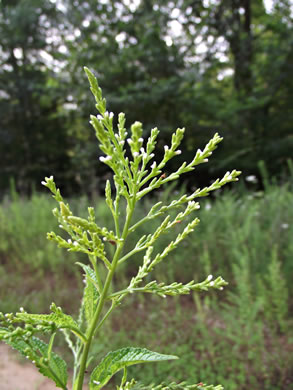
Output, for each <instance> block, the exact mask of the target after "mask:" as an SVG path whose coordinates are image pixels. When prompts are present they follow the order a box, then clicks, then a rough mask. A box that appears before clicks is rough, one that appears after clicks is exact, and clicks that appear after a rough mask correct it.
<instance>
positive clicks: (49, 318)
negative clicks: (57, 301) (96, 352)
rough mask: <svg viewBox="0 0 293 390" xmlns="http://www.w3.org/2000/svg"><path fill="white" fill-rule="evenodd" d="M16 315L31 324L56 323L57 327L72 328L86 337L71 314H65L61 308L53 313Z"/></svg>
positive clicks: (79, 334)
mask: <svg viewBox="0 0 293 390" xmlns="http://www.w3.org/2000/svg"><path fill="white" fill-rule="evenodd" d="M16 317H17V318H18V319H19V320H20V321H22V322H25V323H27V324H31V325H46V324H54V325H55V326H56V329H70V330H71V331H72V332H74V333H75V334H76V335H78V336H79V337H81V338H82V339H84V336H83V334H82V332H81V330H80V329H79V326H78V324H77V323H76V322H75V321H74V319H73V318H72V317H71V316H69V315H67V314H64V313H63V312H62V311H61V310H57V311H55V312H54V313H51V314H31V313H16Z"/></svg>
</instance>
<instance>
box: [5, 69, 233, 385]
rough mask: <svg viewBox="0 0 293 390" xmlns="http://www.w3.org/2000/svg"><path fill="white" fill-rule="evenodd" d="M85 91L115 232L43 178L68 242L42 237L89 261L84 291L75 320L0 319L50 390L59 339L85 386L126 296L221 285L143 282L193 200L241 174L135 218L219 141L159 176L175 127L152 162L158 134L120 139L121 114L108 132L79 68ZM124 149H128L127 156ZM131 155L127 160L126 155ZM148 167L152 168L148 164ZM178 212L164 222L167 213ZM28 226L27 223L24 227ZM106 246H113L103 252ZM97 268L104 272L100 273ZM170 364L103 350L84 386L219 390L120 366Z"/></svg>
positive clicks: (175, 141)
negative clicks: (149, 226)
mask: <svg viewBox="0 0 293 390" xmlns="http://www.w3.org/2000/svg"><path fill="white" fill-rule="evenodd" d="M85 71H86V73H87V76H88V79H89V82H90V86H91V91H92V93H93V95H94V97H95V100H96V107H97V109H98V111H99V115H98V116H97V117H96V116H91V124H92V126H93V127H94V130H95V132H96V136H97V138H98V140H99V143H100V145H99V146H100V149H101V150H102V152H103V153H104V154H105V156H104V157H100V160H101V162H102V163H104V164H107V165H108V166H109V167H110V168H111V169H112V171H113V173H114V175H113V181H112V182H110V181H109V180H108V181H107V183H106V188H105V201H106V204H107V206H108V208H109V210H110V212H111V214H112V218H113V224H114V229H113V230H110V229H108V228H107V227H100V226H99V225H98V224H97V223H96V216H95V211H94V208H93V207H89V208H88V217H87V218H81V217H77V216H75V215H73V212H72V211H71V209H70V206H69V204H67V203H66V202H65V200H64V199H63V197H62V195H61V193H60V190H59V189H58V188H57V187H56V185H55V182H54V180H53V177H49V178H46V179H45V181H44V182H43V183H42V184H44V185H45V186H46V187H47V188H48V189H49V190H50V191H51V192H52V193H53V197H54V199H55V200H56V201H57V202H58V205H59V207H58V208H55V209H54V210H53V213H54V216H55V217H56V219H57V220H58V224H59V226H60V228H61V229H63V230H64V231H65V232H66V233H67V234H68V235H69V236H70V238H68V239H65V238H63V237H62V236H60V235H57V234H56V233H54V232H50V233H48V236H47V237H48V239H49V240H52V241H54V242H56V243H57V245H58V246H59V247H61V248H65V249H67V250H68V251H70V252H81V253H83V254H85V255H86V256H87V258H88V263H87V264H84V263H81V262H79V263H77V265H78V266H80V267H81V269H82V271H83V272H84V277H85V288H84V293H83V299H82V303H81V308H80V311H79V316H78V318H77V319H74V318H73V317H72V316H70V315H68V314H65V313H64V311H63V310H62V309H61V307H57V306H56V304H55V303H52V305H51V307H50V309H51V313H50V314H31V313H28V312H26V311H25V310H24V309H23V308H21V310H20V311H19V312H17V313H16V314H13V313H7V314H5V315H4V314H2V313H1V314H0V321H1V328H0V338H1V340H3V341H4V342H5V343H7V344H8V345H10V346H11V347H13V348H14V349H16V350H18V351H19V352H20V353H21V354H22V355H24V356H26V357H27V358H28V359H29V360H31V361H32V362H33V363H34V364H35V365H36V367H37V368H38V369H39V371H40V372H41V373H42V374H43V375H45V376H47V377H48V378H50V379H52V380H53V381H54V382H55V384H56V386H57V387H59V388H61V389H68V383H67V382H68V372H67V365H66V363H65V361H64V360H63V359H62V358H61V357H60V356H58V355H57V354H56V353H55V352H53V349H54V340H55V337H56V335H57V334H58V333H60V331H61V333H62V334H63V335H64V337H65V340H66V342H67V344H68V346H69V348H70V350H71V351H72V354H73V360H74V363H73V378H72V384H73V389H74V390H82V389H83V387H84V383H85V374H86V372H87V370H88V367H89V364H90V363H91V362H92V360H93V358H94V356H92V355H91V346H92V344H93V340H94V338H95V337H99V332H100V330H101V328H102V326H103V325H104V323H105V321H106V319H107V318H108V317H109V316H110V314H111V313H112V312H113V310H114V309H115V308H117V307H118V306H119V305H120V304H121V302H122V301H123V300H124V299H125V298H126V297H127V296H129V295H130V294H133V293H143V294H154V295H157V296H160V297H166V296H167V295H171V296H179V295H185V294H189V293H194V292H199V291H208V290H215V289H219V290H222V289H223V287H224V286H225V285H226V284H227V283H226V282H225V281H224V279H222V277H220V276H219V277H217V278H215V279H214V278H213V277H212V276H211V275H209V276H208V277H207V278H206V279H205V280H204V281H202V282H200V283H196V282H195V281H194V280H191V281H190V282H188V283H186V284H183V283H178V282H173V283H171V284H166V283H164V282H157V281H156V280H151V281H148V282H145V280H146V279H147V277H148V276H149V274H150V273H151V272H152V271H153V269H154V268H155V267H156V266H158V265H159V264H160V263H161V262H163V261H164V262H165V261H168V256H169V255H170V253H171V252H172V251H173V250H174V249H175V248H176V247H177V246H178V245H179V244H181V243H182V241H183V240H185V239H186V238H187V237H188V236H189V235H190V234H191V233H192V232H193V231H194V229H195V227H196V226H197V225H198V223H199V219H198V218H190V216H191V214H192V213H193V212H195V211H197V210H198V209H199V204H198V203H197V202H195V199H196V198H198V197H203V196H206V195H208V194H209V193H210V192H211V191H214V190H216V189H219V188H221V187H222V186H223V185H225V184H227V183H230V182H233V181H236V180H238V179H237V178H238V176H239V174H240V172H238V171H235V170H234V171H232V172H231V173H230V172H227V173H226V174H225V176H224V177H223V178H222V179H221V180H219V179H218V180H216V181H215V182H214V183H213V184H211V185H210V186H209V187H206V188H204V189H197V190H196V191H194V192H193V193H192V194H190V195H187V194H184V195H182V196H180V197H179V198H177V199H173V200H172V201H171V203H169V204H163V203H162V202H158V203H156V204H155V205H153V206H152V207H151V208H150V209H149V211H148V212H147V213H146V215H145V216H143V218H141V219H139V220H136V219H135V216H134V215H135V209H136V206H137V204H138V203H139V202H141V200H142V199H143V197H144V196H146V195H147V194H149V193H150V192H152V191H154V190H155V189H157V188H160V187H161V186H163V185H164V184H167V183H170V182H172V181H174V180H176V179H178V178H179V177H180V176H181V175H183V174H184V173H187V172H191V171H193V170H194V168H195V167H196V166H197V165H199V164H201V163H205V162H207V161H208V158H209V157H210V155H211V154H212V152H213V151H214V150H215V149H216V147H217V145H218V143H219V142H220V141H221V140H222V139H221V137H219V135H218V134H215V136H214V137H213V139H211V140H210V142H209V143H208V144H207V145H206V147H205V148H204V150H203V151H201V150H198V151H197V152H196V155H195V156H194V159H193V160H192V161H191V162H190V163H185V162H184V163H183V164H182V165H181V166H180V167H179V168H178V170H177V171H175V172H173V173H171V174H168V175H166V174H165V173H164V167H165V165H166V164H167V163H168V161H170V160H171V159H172V158H174V157H176V156H177V155H179V154H180V153H181V151H180V150H179V149H178V147H179V145H180V143H181V141H182V138H183V134H184V129H177V130H176V132H175V133H174V134H173V135H172V140H171V145H170V146H165V152H164V157H163V159H162V161H161V162H158V163H157V162H156V161H154V157H155V156H154V153H153V152H154V150H155V145H156V140H157V137H158V134H159V131H158V129H157V128H154V129H153V130H152V131H151V135H150V137H149V138H148V140H147V141H146V142H145V140H144V139H143V138H142V133H143V129H142V124H141V123H140V122H135V123H134V124H133V125H132V126H131V129H130V132H131V135H130V137H129V138H127V134H128V133H127V130H126V128H125V116H124V114H123V113H121V114H119V116H118V132H117V133H115V132H114V128H113V118H114V115H113V113H108V111H107V110H106V100H105V99H104V98H103V97H102V92H101V89H100V87H99V85H98V82H97V80H96V78H95V77H94V75H93V74H92V73H91V72H90V71H89V70H88V69H87V68H85ZM127 145H128V146H129V151H127ZM128 152H130V154H131V157H127V154H128ZM152 161H153V162H152ZM179 208H180V209H181V211H179V212H178V213H175V217H173V216H172V217H171V215H170V212H171V211H172V212H173V211H174V210H176V209H179ZM161 216H165V218H164V219H163V221H162V222H161V223H160V224H159V225H158V227H157V228H156V229H155V230H154V231H153V232H152V233H149V234H144V235H142V236H141V237H140V238H139V239H138V240H137V241H136V243H135V244H134V243H133V240H132V241H131V243H132V244H133V245H131V249H130V250H129V251H125V250H124V249H125V243H126V241H128V242H130V240H131V235H133V233H134V232H135V231H136V230H137V229H138V228H139V227H140V226H142V225H143V224H145V223H147V222H149V221H154V220H156V219H157V218H160V217H161ZM28 223H29V221H28ZM178 224H180V227H181V226H182V230H181V231H180V232H179V234H177V236H176V238H175V239H174V240H172V241H170V242H169V243H168V245H166V246H165V248H164V249H163V250H162V251H159V252H157V253H155V251H154V249H155V245H156V243H157V241H158V240H159V239H160V238H161V236H162V235H163V234H166V233H168V232H169V231H172V229H174V228H175V227H177V226H178ZM107 246H110V247H112V248H111V250H107ZM138 256H140V257H141V259H142V264H141V265H139V267H138V270H137V273H136V275H135V276H133V277H132V278H131V279H130V281H128V283H127V284H126V286H125V287H124V288H122V289H118V290H115V289H112V287H111V286H112V281H113V278H114V276H116V275H117V274H118V275H119V268H120V267H121V266H122V265H123V264H124V263H126V262H130V261H131V260H132V259H133V258H134V257H138ZM102 268H103V271H102V270H101V269H102ZM38 334H45V335H49V342H48V343H46V342H45V341H44V340H43V339H41V338H39V337H37V336H38ZM174 359H177V357H176V356H174V355H167V354H160V353H157V352H152V351H150V350H148V349H145V348H137V347H124V348H121V349H119V350H115V351H112V352H109V353H108V354H107V355H106V356H105V357H104V359H102V361H101V362H100V364H98V365H97V366H96V367H95V368H94V369H93V370H92V372H91V374H90V377H89V388H90V389H91V390H98V389H101V388H103V387H105V386H106V385H107V383H108V382H109V381H110V379H111V378H112V377H113V376H114V375H115V374H116V373H117V372H118V371H121V370H122V371H123V375H122V379H121V383H120V385H118V387H117V389H120V390H122V389H125V390H126V389H146V388H152V389H158V390H159V389H210V390H212V389H214V390H220V389H222V386H221V385H217V386H213V385H205V384H204V383H198V384H194V385H188V384H185V383H181V384H176V383H171V384H165V383H162V384H159V385H148V386H144V385H142V384H140V383H137V382H136V381H135V380H133V379H132V380H130V381H128V379H127V368H128V367H129V366H131V365H134V364H138V363H149V362H158V361H164V360H174Z"/></svg>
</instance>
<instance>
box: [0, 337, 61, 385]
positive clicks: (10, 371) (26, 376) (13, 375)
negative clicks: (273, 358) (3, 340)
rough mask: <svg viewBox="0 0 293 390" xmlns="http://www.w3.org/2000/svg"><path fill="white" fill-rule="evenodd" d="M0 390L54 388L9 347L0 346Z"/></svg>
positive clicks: (32, 366) (51, 383)
mask: <svg viewBox="0 0 293 390" xmlns="http://www.w3.org/2000/svg"><path fill="white" fill-rule="evenodd" d="M0 389H1V390H56V386H55V384H54V383H53V382H51V381H50V380H49V379H46V378H44V377H43V376H42V375H41V374H40V373H39V371H38V369H37V368H36V367H34V365H33V364H31V363H26V362H23V361H22V360H20V359H19V358H18V356H17V354H15V353H14V352H13V351H11V349H10V348H9V347H7V346H6V345H0Z"/></svg>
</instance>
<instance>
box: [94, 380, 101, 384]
mask: <svg viewBox="0 0 293 390" xmlns="http://www.w3.org/2000/svg"><path fill="white" fill-rule="evenodd" d="M93 383H94V384H95V385H99V384H100V383H101V382H98V381H93Z"/></svg>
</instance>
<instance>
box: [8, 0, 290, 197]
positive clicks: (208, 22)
mask: <svg viewBox="0 0 293 390" xmlns="http://www.w3.org/2000/svg"><path fill="white" fill-rule="evenodd" d="M292 48H293V34H292V7H291V8H290V1H289V0H288V1H287V0H275V1H273V6H272V7H271V9H270V10H268V8H267V7H266V2H263V1H262V0H255V1H252V0H223V1H221V2H217V1H213V0H174V1H168V0H160V1H156V0H144V1H139V0H136V1H131V0H122V1H121V0H119V1H116V0H103V1H96V0H74V1H71V0H54V1H53V0H51V1H47V0H13V1H12V0H5V1H4V0H2V3H1V9H0V61H1V67H0V113H1V116H0V155H1V179H0V191H1V192H2V193H4V192H5V191H6V190H7V188H8V186H9V179H10V178H11V177H13V178H14V179H15V182H16V186H17V189H18V190H20V191H22V192H28V191H30V190H31V188H32V187H33V186H34V185H39V184H38V183H39V182H40V181H41V180H42V179H43V177H44V176H45V175H49V174H52V173H53V174H54V175H55V176H56V179H57V181H58V182H62V183H63V186H64V188H63V190H64V191H66V192H67V193H73V192H78V191H79V189H80V188H81V187H82V186H86V188H87V190H88V192H89V193H92V192H94V191H98V190H99V180H101V179H103V178H104V176H105V175H107V172H106V168H101V166H100V164H97V161H98V160H97V147H96V141H95V139H94V135H93V133H92V131H91V130H90V129H89V125H88V126H87V125H86V124H87V123H88V116H89V113H90V112H91V113H93V112H95V108H94V105H93V101H92V99H91V97H90V95H89V92H88V85H87V82H86V77H85V75H84V72H83V66H84V65H86V66H88V67H89V68H91V69H92V70H94V71H95V73H96V75H97V77H98V79H99V82H100V85H101V86H102V88H103V91H104V94H105V96H107V97H108V106H109V108H110V109H111V111H113V112H115V113H118V112H120V111H123V112H125V113H126V117H127V124H128V126H129V125H130V124H131V123H132V122H133V121H135V120H140V121H142V122H143V124H144V131H145V135H146V136H147V135H148V133H149V132H150V130H151V128H152V127H154V126H157V127H158V128H159V129H160V130H161V131H162V136H163V140H164V141H165V142H166V143H168V140H169V136H170V132H171V131H173V130H174V129H175V128H177V127H186V139H185V142H186V145H185V147H186V148H187V149H188V150H190V155H191V154H193V150H194V148H197V147H202V146H203V145H204V144H205V142H207V141H208V139H209V137H210V136H211V135H212V134H213V133H214V132H215V131H218V132H219V133H220V134H221V135H223V136H224V137H225V142H224V143H223V145H222V146H221V148H220V149H219V151H218V152H217V153H216V157H215V160H214V163H213V164H210V165H209V167H207V168H202V169H201V170H200V172H199V176H197V178H198V180H199V181H201V179H204V181H205V183H206V182H207V176H208V177H211V178H212V177H215V176H218V175H221V174H222V173H223V172H224V171H225V170H226V169H227V168H228V167H230V168H231V166H232V167H235V168H237V169H241V170H243V171H244V172H245V175H250V174H254V175H258V162H259V161H260V160H263V161H264V162H265V164H266V166H267V169H268V171H269V173H270V174H271V175H277V176H279V175H280V174H281V173H282V172H284V170H285V169H286V164H287V159H289V158H291V157H292V151H293V131H292V120H293V110H292V98H293V92H292V91H293V81H292V80H293V50H292ZM163 144H164V142H162V144H160V145H158V147H159V148H162V149H163ZM188 158H189V156H188V155H187V154H185V155H184V156H182V159H184V160H185V159H188ZM175 163H176V162H175ZM177 163H178V164H180V161H177ZM97 167H98V168H97ZM103 169H105V170H103ZM207 169H209V171H207ZM93 177H95V180H93ZM189 183H190V185H194V182H193V180H192V177H190V178H189Z"/></svg>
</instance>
